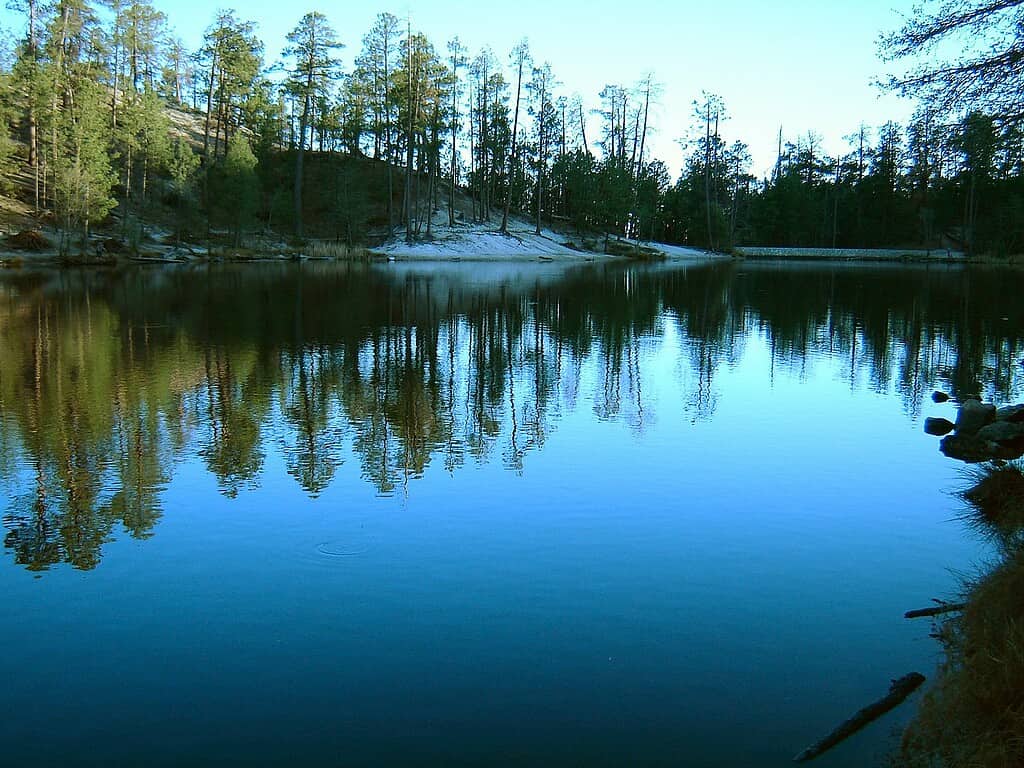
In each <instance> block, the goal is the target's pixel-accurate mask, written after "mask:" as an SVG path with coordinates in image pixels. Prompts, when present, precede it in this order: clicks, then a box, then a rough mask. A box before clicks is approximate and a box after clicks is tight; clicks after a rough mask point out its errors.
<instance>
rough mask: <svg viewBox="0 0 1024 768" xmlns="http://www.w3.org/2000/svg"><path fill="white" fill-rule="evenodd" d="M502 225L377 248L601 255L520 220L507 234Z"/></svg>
mask: <svg viewBox="0 0 1024 768" xmlns="http://www.w3.org/2000/svg"><path fill="white" fill-rule="evenodd" d="M498 226H499V225H498V224H497V223H494V224H486V223H485V224H475V225H465V226H458V225H457V226H455V227H454V228H451V229H449V228H448V227H444V228H443V229H439V230H438V233H437V234H436V235H435V236H434V239H433V240H424V241H420V242H414V243H406V242H405V241H404V240H402V239H397V240H394V241H392V242H389V243H385V244H384V245H383V246H381V247H380V248H377V249H376V250H377V251H378V252H380V253H384V254H387V255H388V256H394V257H395V258H396V259H397V258H402V259H479V260H481V261H487V260H497V259H505V260H515V259H538V258H545V259H552V260H555V259H557V260H576V261H582V260H593V259H595V258H598V257H600V258H604V257H603V256H600V255H599V254H593V253H582V252H580V251H576V250H573V249H572V248H570V247H568V246H567V245H565V243H566V242H568V239H567V238H565V237H563V236H561V235H559V234H557V233H555V232H552V231H550V230H541V234H540V235H538V234H536V232H535V231H534V230H530V229H527V228H525V227H524V226H522V225H520V224H518V223H517V225H516V226H509V233H508V234H507V235H504V234H502V233H501V232H499V231H498Z"/></svg>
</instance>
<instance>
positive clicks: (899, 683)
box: [793, 672, 924, 763]
mask: <svg viewBox="0 0 1024 768" xmlns="http://www.w3.org/2000/svg"><path fill="white" fill-rule="evenodd" d="M923 682H924V675H922V674H920V673H918V672H911V673H910V674H909V675H905V676H903V677H901V678H900V679H899V680H893V681H892V685H891V686H889V693H888V694H886V696H884V697H883V698H881V699H879V700H878V701H876V702H875V703H874V704H869V705H868V706H866V707H864V709H862V710H860V711H859V712H858V713H857V714H855V715H854V716H853V717H851V718H850V719H849V720H847V721H846V722H844V723H843V724H842V725H840V726H839V727H838V728H836V729H835V730H834V731H832V733H830V734H829V735H828V736H826V737H825V738H824V739H822V740H821V741H819V742H818V743H817V744H815V745H814V746H811V747H808V748H807V749H805V750H804V751H803V752H801V753H800V754H799V755H797V756H796V757H794V758H793V762H796V763H806V762H807V761H808V760H813V759H814V758H816V757H818V756H819V755H822V754H824V753H825V752H827V751H828V750H830V749H832V747H834V746H836V745H837V744H839V743H840V742H843V741H845V740H846V739H848V738H850V737H851V736H853V734H855V733H856V732H857V731H859V730H860V729H861V728H863V727H864V726H866V725H869V724H871V723H873V722H874V721H875V720H877V719H878V718H880V717H881V716H882V715H884V714H885V713H886V712H889V711H890V710H893V709H895V708H896V707H898V706H899V705H900V704H902V703H903V702H904V701H905V700H906V698H907V697H908V696H909V695H910V694H912V693H913V692H914V691H916V690H917V689H918V688H920V687H921V684H922V683H923Z"/></svg>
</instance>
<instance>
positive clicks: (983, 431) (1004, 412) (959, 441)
mask: <svg viewBox="0 0 1024 768" xmlns="http://www.w3.org/2000/svg"><path fill="white" fill-rule="evenodd" d="M936 395H937V397H935V398H933V399H934V400H935V402H945V400H943V397H945V396H944V395H942V393H936ZM946 399H948V398H946ZM924 428H925V431H926V432H927V433H928V434H930V435H935V436H943V435H945V437H944V438H943V440H942V443H941V445H940V449H941V450H942V452H943V453H944V454H945V455H946V456H949V457H950V458H951V459H959V460H960V461H965V462H968V463H971V464H977V463H980V462H984V461H993V460H996V459H1002V460H1006V461H1011V460H1014V459H1019V458H1021V457H1022V456H1024V404H1021V405H1013V406H1008V407H1006V408H996V406H994V405H992V404H991V403H982V402H981V401H979V400H965V401H964V402H962V403H961V404H960V408H959V410H958V411H957V416H956V423H955V424H954V423H952V422H950V421H948V420H946V419H927V420H926V421H925V426H924Z"/></svg>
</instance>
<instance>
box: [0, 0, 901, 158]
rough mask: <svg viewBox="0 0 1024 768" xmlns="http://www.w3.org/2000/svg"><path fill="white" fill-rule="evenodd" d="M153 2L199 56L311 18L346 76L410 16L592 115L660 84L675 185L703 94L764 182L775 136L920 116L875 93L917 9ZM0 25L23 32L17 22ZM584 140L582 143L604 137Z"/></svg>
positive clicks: (531, 1) (436, 1)
mask: <svg viewBox="0 0 1024 768" xmlns="http://www.w3.org/2000/svg"><path fill="white" fill-rule="evenodd" d="M385 2H386V0H382V1H381V3H380V4H378V3H372V2H359V3H354V2H338V0H335V1H334V2H321V3H319V4H318V3H316V2H304V1H303V0H299V2H281V1H280V0H276V1H274V2H267V1H266V0H248V1H247V2H241V1H240V0H235V1H234V2H232V0H221V1H220V2H217V1H216V0H214V1H213V2H210V0H155V5H156V6H157V7H158V8H160V10H162V11H163V12H164V13H165V14H166V15H167V17H168V19H169V21H170V24H171V26H172V27H173V28H174V30H175V31H176V33H177V35H178V36H179V37H181V38H182V39H183V40H184V41H185V43H186V45H188V46H189V47H190V48H195V47H198V45H199V42H200V40H201V39H202V34H203V31H204V30H205V28H206V27H207V26H208V25H209V24H210V22H211V21H212V19H213V16H214V13H215V10H216V8H218V7H227V8H234V9H235V10H236V11H237V12H238V15H239V16H240V17H241V18H243V19H248V20H253V21H256V22H257V23H258V24H259V31H260V35H261V37H262V39H263V40H264V42H265V43H266V48H267V63H268V64H269V63H273V62H275V61H277V60H278V59H279V55H280V50H281V48H282V47H283V45H284V38H285V35H286V34H287V33H288V32H289V31H290V30H291V29H292V28H294V27H295V25H296V23H297V22H298V20H299V19H300V18H301V16H302V15H303V14H304V13H306V12H307V11H311V10H319V11H322V12H323V13H325V14H326V15H327V16H328V18H329V19H330V21H331V23H332V25H333V26H334V28H335V29H336V30H337V31H338V34H339V37H340V38H341V40H342V41H343V42H344V43H345V44H346V46H347V47H346V49H345V50H344V51H343V52H342V59H343V61H344V62H345V64H346V66H347V67H348V68H351V63H352V59H353V58H354V56H355V55H356V54H357V53H358V52H359V49H360V47H361V42H362V37H363V35H365V34H366V32H367V31H368V30H369V29H370V27H371V25H372V23H373V19H374V17H375V16H376V14H377V13H378V12H380V11H384V10H386V11H389V12H391V13H393V14H395V15H396V16H399V17H401V18H403V19H404V18H405V17H406V16H407V15H408V16H409V17H410V19H411V22H412V25H413V28H414V29H416V30H419V31H422V32H424V33H425V34H426V35H427V37H428V38H429V39H430V40H431V41H432V42H433V43H434V46H435V47H436V48H437V49H438V50H439V51H444V50H445V45H446V43H447V41H448V40H449V39H450V38H452V37H454V36H455V35H458V36H459V37H460V38H461V40H462V41H463V43H464V44H466V45H467V46H468V47H469V49H470V51H471V52H472V53H475V52H476V51H478V50H479V49H480V48H481V47H483V46H485V45H488V46H490V47H491V48H492V50H493V51H494V52H495V54H496V56H497V57H498V58H499V60H502V61H507V57H508V52H509V51H510V50H511V49H512V47H513V46H514V45H515V44H516V42H518V41H519V40H520V39H522V38H523V37H526V38H528V39H529V42H530V48H531V51H532V53H533V56H534V58H535V59H536V60H538V61H549V62H550V63H551V65H552V68H553V70H554V73H555V75H556V76H557V78H558V79H559V80H560V81H561V82H562V84H563V85H562V92H563V93H565V94H566V95H571V94H572V93H575V92H578V93H580V94H581V95H582V96H583V98H584V103H585V104H586V105H587V106H588V107H590V108H597V107H598V106H599V99H598V93H599V92H600V91H601V89H602V88H603V87H604V85H605V84H608V83H618V84H622V85H631V84H632V83H634V82H636V81H638V80H639V79H640V78H641V77H642V76H643V75H644V74H645V73H647V72H652V73H653V74H654V76H655V79H656V80H658V81H660V82H661V83H662V85H663V92H662V95H661V99H660V102H661V103H660V105H659V107H658V109H657V111H656V114H655V118H654V121H653V124H654V126H655V128H656V129H657V131H656V133H655V134H654V135H653V136H652V137H651V139H650V140H649V143H650V146H651V150H652V153H653V155H654V156H655V157H658V158H660V159H661V160H663V161H665V163H666V164H667V165H668V168H669V170H670V172H671V174H672V176H673V178H675V177H676V176H677V175H678V173H679V170H680V169H681V167H682V164H683V157H684V155H683V150H682V149H681V147H680V145H679V143H678V139H680V138H681V137H683V136H685V135H687V134H688V132H689V129H690V127H691V126H692V125H693V123H694V118H693V102H694V100H695V99H697V98H698V97H699V96H700V94H701V92H702V91H708V92H711V93H716V94H718V95H720V96H722V97H723V98H724V100H725V104H726V110H727V113H728V115H729V119H728V120H727V122H726V123H725V124H724V126H723V129H722V133H723V136H724V138H725V139H726V140H727V141H728V142H730V143H731V142H732V141H733V140H736V139H739V140H742V141H743V142H745V143H746V144H748V145H749V146H750V150H751V155H752V156H753V159H754V166H753V172H754V173H755V175H757V176H764V175H766V174H767V173H769V171H770V169H771V168H772V167H773V165H774V163H775V157H776V151H777V144H778V132H779V128H780V127H781V128H782V132H783V137H784V140H786V141H795V140H796V139H797V138H798V137H799V136H802V135H806V134H807V132H808V131H814V132H815V133H817V134H819V135H820V136H821V137H822V139H823V147H824V149H825V151H826V152H829V153H830V154H836V153H839V152H842V151H844V150H845V148H846V142H845V141H844V138H843V137H844V136H847V135H850V134H852V133H854V131H855V130H856V129H857V127H858V126H859V125H860V124H861V123H862V122H863V123H866V124H867V125H870V126H877V125H881V124H882V123H884V122H886V121H887V120H890V119H891V120H896V121H897V122H905V121H906V119H907V118H908V117H909V116H910V114H911V113H912V112H913V104H912V103H910V102H908V101H906V100H903V99H900V98H898V97H897V96H895V95H894V94H888V93H883V92H882V91H881V90H880V89H879V88H878V87H877V86H875V85H874V82H875V81H876V80H877V79H878V78H880V77H884V76H885V75H886V74H887V73H888V72H889V71H890V69H891V66H892V65H889V64H886V63H885V62H882V61H881V60H880V59H879V58H878V45H877V43H878V38H879V35H880V34H881V33H883V32H886V31H891V30H893V29H896V28H898V27H900V26H901V25H902V20H903V16H904V15H908V14H910V13H911V9H912V0H783V1H778V0H715V2H693V1H691V0H675V1H672V0H630V1H629V2H622V0H614V1H612V0H557V1H554V2H553V1H552V0H514V2H508V3H500V2H498V3H496V2H475V3H470V2H465V0H462V1H456V0H429V1H424V2H415V3H411V2H409V0H404V2H402V3H392V4H390V5H387V4H385ZM0 23H2V24H3V25H4V26H7V27H12V26H14V27H17V28H19V29H20V28H21V25H22V22H21V20H20V19H19V18H18V17H17V16H16V15H14V14H12V13H11V12H10V11H6V10H3V11H0ZM596 129H597V125H596V123H595V124H594V126H593V131H588V137H589V138H591V139H592V140H593V137H592V136H591V135H590V134H591V133H593V132H596Z"/></svg>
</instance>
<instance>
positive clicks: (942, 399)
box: [932, 392, 949, 403]
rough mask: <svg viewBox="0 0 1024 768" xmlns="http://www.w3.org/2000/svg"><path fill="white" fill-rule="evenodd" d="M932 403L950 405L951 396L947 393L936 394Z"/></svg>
mask: <svg viewBox="0 0 1024 768" xmlns="http://www.w3.org/2000/svg"><path fill="white" fill-rule="evenodd" d="M932 402H933V403H948V402H949V395H947V394H946V393H945V392H935V393H934V394H933V395H932Z"/></svg>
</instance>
